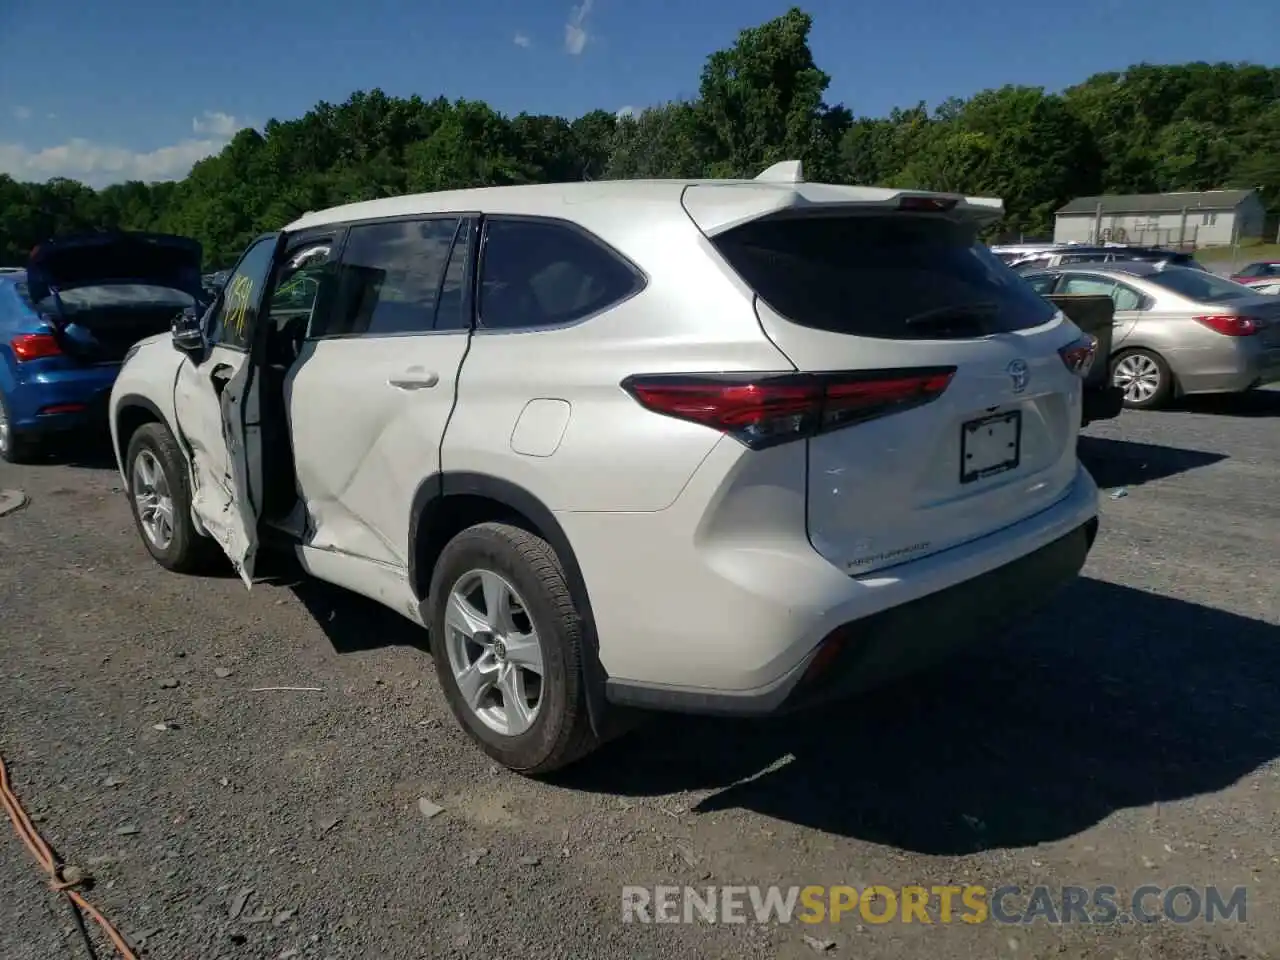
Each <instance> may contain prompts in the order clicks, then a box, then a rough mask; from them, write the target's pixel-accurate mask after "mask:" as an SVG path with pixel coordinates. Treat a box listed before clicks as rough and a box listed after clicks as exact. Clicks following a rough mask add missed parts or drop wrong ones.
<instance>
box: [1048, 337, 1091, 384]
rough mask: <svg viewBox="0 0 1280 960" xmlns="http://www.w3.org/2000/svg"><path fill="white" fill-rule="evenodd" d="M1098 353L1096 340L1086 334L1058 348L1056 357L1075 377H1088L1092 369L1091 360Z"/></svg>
mask: <svg viewBox="0 0 1280 960" xmlns="http://www.w3.org/2000/svg"><path fill="white" fill-rule="evenodd" d="M1097 353H1098V338H1097V337H1095V336H1093V335H1092V334H1089V333H1086V334H1084V335H1082V336H1081V337H1080V338H1079V339H1076V340H1072V341H1071V342H1070V343H1068V344H1067V345H1066V346H1065V347H1059V348H1058V356H1060V357H1061V358H1062V362H1063V363H1065V364H1066V365H1067V369H1068V370H1070V371H1071V372H1072V373H1074V374H1075V375H1076V376H1078V377H1081V378H1082V379H1083V378H1084V377H1087V376H1089V371H1090V370H1092V369H1093V358H1094V357H1095V356H1096V355H1097Z"/></svg>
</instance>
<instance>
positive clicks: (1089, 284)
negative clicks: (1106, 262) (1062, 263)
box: [1060, 275, 1116, 297]
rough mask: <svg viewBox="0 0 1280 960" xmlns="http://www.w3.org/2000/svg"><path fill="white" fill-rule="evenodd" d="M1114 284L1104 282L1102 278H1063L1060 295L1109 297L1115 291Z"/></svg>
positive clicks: (1077, 276) (1108, 281) (1110, 281)
mask: <svg viewBox="0 0 1280 960" xmlns="http://www.w3.org/2000/svg"><path fill="white" fill-rule="evenodd" d="M1115 286H1116V285H1115V282H1114V281H1112V280H1104V279H1102V277H1086V276H1080V275H1076V276H1072V277H1065V278H1063V281H1062V290H1061V291H1060V292H1061V293H1075V294H1081V293H1083V294H1092V295H1093V296H1103V297H1109V296H1111V291H1112V290H1114V289H1115Z"/></svg>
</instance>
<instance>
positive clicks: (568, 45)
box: [564, 0, 594, 57]
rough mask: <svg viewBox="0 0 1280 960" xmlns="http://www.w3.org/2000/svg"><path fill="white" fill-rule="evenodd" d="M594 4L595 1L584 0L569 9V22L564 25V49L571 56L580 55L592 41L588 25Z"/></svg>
mask: <svg viewBox="0 0 1280 960" xmlns="http://www.w3.org/2000/svg"><path fill="white" fill-rule="evenodd" d="M593 3H594V0H582V3H580V4H578V5H577V6H575V7H571V8H570V9H569V22H568V23H566V24H565V25H564V48H565V50H566V51H567V52H568V53H569V54H570V55H571V56H575V57H576V56H577V55H578V54H580V53H581V52H582V51H583V48H585V47H586V45H587V41H588V40H590V39H591V35H590V34H589V33H587V27H586V23H587V14H589V13H590V12H591V6H592V4H593Z"/></svg>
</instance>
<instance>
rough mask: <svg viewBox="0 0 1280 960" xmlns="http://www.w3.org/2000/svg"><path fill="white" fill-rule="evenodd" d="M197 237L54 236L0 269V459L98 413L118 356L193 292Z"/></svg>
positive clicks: (25, 452)
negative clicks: (13, 266) (23, 262)
mask: <svg viewBox="0 0 1280 960" xmlns="http://www.w3.org/2000/svg"><path fill="white" fill-rule="evenodd" d="M200 256H201V249H200V244H199V243H197V242H196V241H194V240H189V239H187V238H185V237H174V236H168V235H161V234H138V233H109V234H91V235H87V236H73V237H63V238H59V239H55V240H50V241H48V242H47V243H43V244H41V245H40V246H39V247H37V248H36V250H35V251H33V253H32V255H31V260H30V263H28V265H27V267H26V269H25V271H23V272H18V273H9V274H5V275H3V276H0V457H2V458H3V459H5V460H8V461H11V462H18V461H22V460H25V459H29V458H31V457H33V456H34V455H36V454H37V453H38V452H39V448H40V446H41V444H42V443H43V442H44V441H45V440H47V439H48V438H49V437H51V436H55V435H59V434H63V433H65V432H67V431H69V430H72V429H75V428H78V427H82V426H85V425H86V424H88V423H91V422H92V421H94V420H95V419H96V420H99V421H102V422H103V426H105V419H106V402H107V395H108V392H109V391H110V389H111V384H112V383H113V382H114V380H115V377H116V373H117V371H118V370H119V368H120V363H121V362H122V361H123V359H124V357H125V354H126V353H127V352H128V350H129V348H130V347H131V346H132V345H133V344H134V343H135V342H136V341H138V340H140V339H142V338H143V337H147V336H151V335H152V334H155V333H162V332H167V331H168V330H169V328H170V324H171V319H172V317H173V316H174V314H175V313H177V312H178V311H180V310H182V309H183V308H184V307H188V306H190V305H191V304H192V298H193V297H194V296H196V295H197V294H199V292H200V273H199V265H200Z"/></svg>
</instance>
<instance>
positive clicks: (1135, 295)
mask: <svg viewBox="0 0 1280 960" xmlns="http://www.w3.org/2000/svg"><path fill="white" fill-rule="evenodd" d="M1111 299H1112V300H1114V301H1115V303H1116V309H1117V310H1141V309H1142V294H1140V293H1139V292H1138V291H1137V290H1135V289H1133V287H1126V286H1125V285H1124V284H1122V283H1117V284H1116V288H1115V291H1114V292H1113V293H1112V294H1111Z"/></svg>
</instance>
